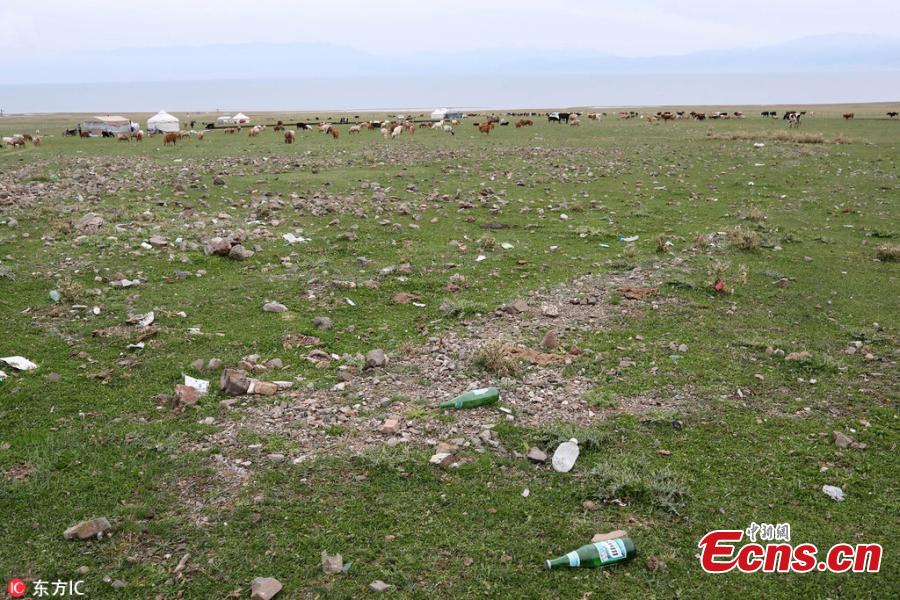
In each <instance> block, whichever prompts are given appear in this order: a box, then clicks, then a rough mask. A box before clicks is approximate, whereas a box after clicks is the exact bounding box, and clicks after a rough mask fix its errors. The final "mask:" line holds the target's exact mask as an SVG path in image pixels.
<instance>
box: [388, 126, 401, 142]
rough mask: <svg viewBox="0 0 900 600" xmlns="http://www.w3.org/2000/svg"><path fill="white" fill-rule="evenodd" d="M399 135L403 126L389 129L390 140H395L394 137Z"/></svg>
mask: <svg viewBox="0 0 900 600" xmlns="http://www.w3.org/2000/svg"><path fill="white" fill-rule="evenodd" d="M401 133H403V126H402V125H397V126H396V127H394V128H393V129H391V139H394V138H396V137H397V136H399V135H400V134H401Z"/></svg>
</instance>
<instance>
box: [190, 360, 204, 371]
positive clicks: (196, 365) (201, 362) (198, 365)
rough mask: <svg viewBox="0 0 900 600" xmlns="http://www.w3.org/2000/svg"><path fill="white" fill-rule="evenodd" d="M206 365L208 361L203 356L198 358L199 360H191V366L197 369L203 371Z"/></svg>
mask: <svg viewBox="0 0 900 600" xmlns="http://www.w3.org/2000/svg"><path fill="white" fill-rule="evenodd" d="M205 366H206V361H205V360H203V359H202V358H198V359H197V360H195V361H192V362H191V368H192V369H194V370H195V371H202V370H203V368H204V367H205Z"/></svg>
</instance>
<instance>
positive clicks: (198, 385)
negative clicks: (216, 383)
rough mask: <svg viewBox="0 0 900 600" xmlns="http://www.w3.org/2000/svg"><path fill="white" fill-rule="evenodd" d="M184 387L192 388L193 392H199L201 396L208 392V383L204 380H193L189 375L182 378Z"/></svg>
mask: <svg viewBox="0 0 900 600" xmlns="http://www.w3.org/2000/svg"><path fill="white" fill-rule="evenodd" d="M184 385H186V386H188V387H192V388H194V389H195V390H197V391H198V392H200V395H201V396H202V395H204V394H206V392H208V391H209V382H208V381H206V380H205V379H194V378H193V377H191V376H190V375H185V376H184Z"/></svg>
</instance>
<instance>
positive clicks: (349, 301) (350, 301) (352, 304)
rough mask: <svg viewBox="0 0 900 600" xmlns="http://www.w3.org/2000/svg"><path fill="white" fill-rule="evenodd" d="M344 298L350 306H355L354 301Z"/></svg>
mask: <svg viewBox="0 0 900 600" xmlns="http://www.w3.org/2000/svg"><path fill="white" fill-rule="evenodd" d="M344 300H346V301H347V304H349V305H350V306H356V302H354V301H353V300H351V299H350V298H344Z"/></svg>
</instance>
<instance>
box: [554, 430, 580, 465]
mask: <svg viewBox="0 0 900 600" xmlns="http://www.w3.org/2000/svg"><path fill="white" fill-rule="evenodd" d="M579 452H580V450H579V448H578V440H576V439H575V438H572V439H571V440H569V441H568V442H563V443H562V444H560V445H559V446H558V447H557V448H556V452H554V453H553V460H552V461H551V463H552V464H553V470H554V471H556V472H557V473H568V472H569V471H571V470H572V467H574V466H575V461H576V460H578V453H579Z"/></svg>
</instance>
